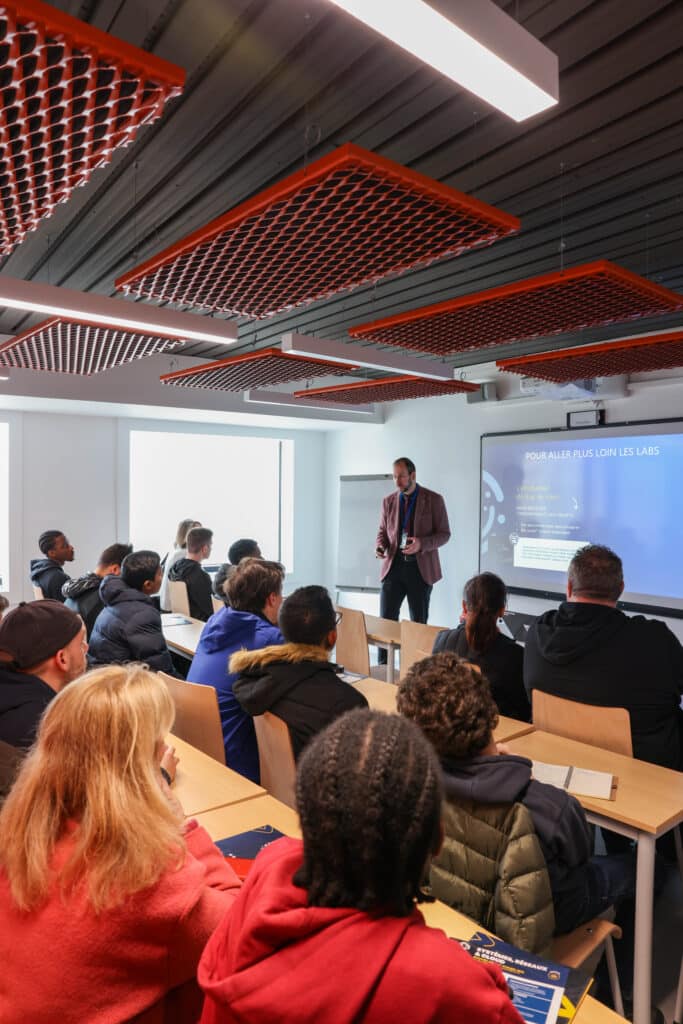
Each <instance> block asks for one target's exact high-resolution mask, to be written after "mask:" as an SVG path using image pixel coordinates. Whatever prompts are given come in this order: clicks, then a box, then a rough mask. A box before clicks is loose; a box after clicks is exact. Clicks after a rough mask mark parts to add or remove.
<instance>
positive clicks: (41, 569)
mask: <svg viewBox="0 0 683 1024" xmlns="http://www.w3.org/2000/svg"><path fill="white" fill-rule="evenodd" d="M70 579H71V577H70V576H67V574H66V573H65V572H64V570H63V568H62V567H61V565H60V564H59V562H54V561H53V560H52V559H51V558H32V559H31V583H32V584H33V586H34V587H40V589H41V590H42V592H43V597H49V598H51V599H52V600H53V601H63V600H64V598H63V597H62V587H63V586H64V584H65V583H68V582H69V580H70Z"/></svg>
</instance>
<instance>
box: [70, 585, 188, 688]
mask: <svg viewBox="0 0 683 1024" xmlns="http://www.w3.org/2000/svg"><path fill="white" fill-rule="evenodd" d="M100 597H101V598H102V602H103V604H104V608H103V609H102V611H101V612H100V614H99V615H98V616H97V620H96V622H95V625H94V627H93V631H92V635H91V637H90V648H89V650H88V660H89V662H90V664H91V665H122V664H125V662H127V661H144V662H145V663H146V664H147V665H149V667H150V668H151V669H152V670H153V671H155V672H168V674H169V675H172V676H174V675H176V674H177V673H176V671H175V669H174V667H173V661H172V660H171V655H170V653H169V650H168V647H167V646H166V641H165V640H164V634H163V633H162V631H161V615H160V613H159V611H158V610H157V609H156V608H155V607H154V604H153V602H152V599H151V597H147V595H146V594H143V593H142V591H140V590H135V589H134V588H133V587H128V586H126V584H125V583H124V582H123V580H122V579H121V577H120V576H105V577H104V579H103V580H102V583H101V584H100Z"/></svg>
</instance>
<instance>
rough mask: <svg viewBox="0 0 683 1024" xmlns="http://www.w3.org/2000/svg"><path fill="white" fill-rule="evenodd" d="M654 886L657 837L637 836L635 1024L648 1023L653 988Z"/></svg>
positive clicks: (634, 966)
mask: <svg viewBox="0 0 683 1024" xmlns="http://www.w3.org/2000/svg"><path fill="white" fill-rule="evenodd" d="M654 884H655V838H654V836H651V835H649V834H646V833H644V832H640V833H639V835H638V862H637V869H636V928H635V932H636V934H635V950H634V953H635V956H634V962H633V1024H649V1022H650V1000H651V989H652V914H653V905H654Z"/></svg>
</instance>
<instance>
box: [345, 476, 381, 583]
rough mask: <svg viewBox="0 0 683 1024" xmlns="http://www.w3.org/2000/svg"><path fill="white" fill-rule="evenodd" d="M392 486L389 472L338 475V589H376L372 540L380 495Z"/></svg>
mask: <svg viewBox="0 0 683 1024" xmlns="http://www.w3.org/2000/svg"><path fill="white" fill-rule="evenodd" d="M392 490H394V478H393V476H392V475H391V474H390V473H382V474H380V475H376V476H340V477H339V543H338V545H337V590H373V591H379V571H380V568H381V565H382V563H381V561H380V560H379V559H378V558H375V541H376V539H377V530H378V527H379V520H380V515H381V513H382V498H385V497H386V496H387V494H390V493H391V492H392Z"/></svg>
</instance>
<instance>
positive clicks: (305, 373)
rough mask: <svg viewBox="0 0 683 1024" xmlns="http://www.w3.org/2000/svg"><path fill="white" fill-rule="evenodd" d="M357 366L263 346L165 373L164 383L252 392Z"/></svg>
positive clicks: (341, 371)
mask: <svg viewBox="0 0 683 1024" xmlns="http://www.w3.org/2000/svg"><path fill="white" fill-rule="evenodd" d="M355 369H356V367H355V366H346V365H342V364H341V363H327V362H325V361H324V360H323V359H309V358H308V357H307V356H295V355H291V354H290V353H288V352H281V351H280V349H279V348H262V349H259V351H258V352H247V353H245V354H243V355H239V356H230V357H229V358H228V359H219V360H217V361H216V362H214V363H203V364H202V365H201V366H191V367H189V369H187V370H176V371H174V372H173V373H165V374H164V375H163V376H162V377H160V380H161V381H162V383H164V384H176V385H178V386H180V387H184V388H213V389H214V390H215V391H249V390H250V389H251V388H263V387H267V386H272V385H275V384H287V383H289V382H290V381H296V380H309V379H310V378H312V377H327V376H330V375H334V376H337V375H339V374H345V373H349V372H350V371H351V370H355Z"/></svg>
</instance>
